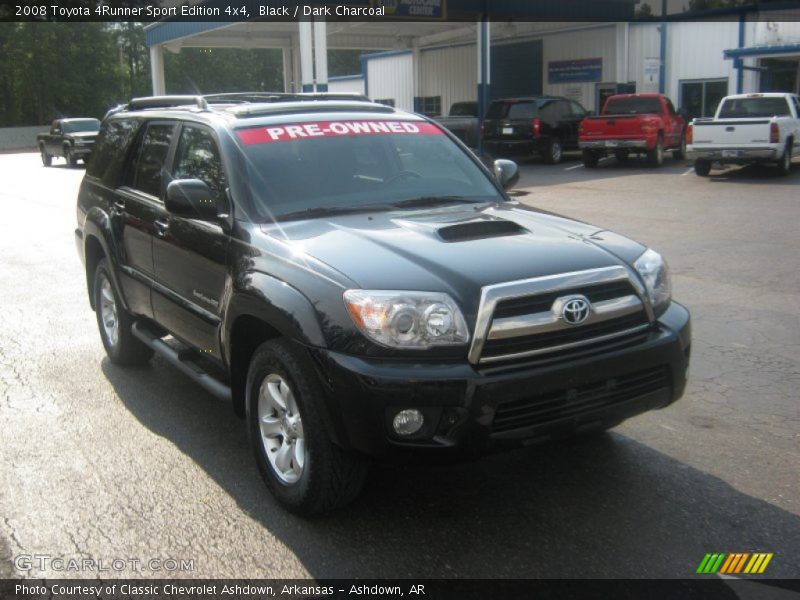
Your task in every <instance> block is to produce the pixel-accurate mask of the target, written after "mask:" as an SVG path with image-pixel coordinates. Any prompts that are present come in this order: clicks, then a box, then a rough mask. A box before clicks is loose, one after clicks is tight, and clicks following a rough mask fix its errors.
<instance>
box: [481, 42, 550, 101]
mask: <svg viewBox="0 0 800 600" xmlns="http://www.w3.org/2000/svg"><path fill="white" fill-rule="evenodd" d="M491 78H492V98H510V97H514V96H534V95H538V94H541V93H542V40H534V41H532V42H522V43H518V44H502V45H496V46H492V74H491Z"/></svg>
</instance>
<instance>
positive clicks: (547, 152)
mask: <svg viewBox="0 0 800 600" xmlns="http://www.w3.org/2000/svg"><path fill="white" fill-rule="evenodd" d="M543 155H544V160H545V162H546V163H547V164H549V165H557V164H558V163H560V162H561V159H562V158H563V156H564V147H563V146H562V145H561V140H560V139H558V138H557V137H552V138H550V141H549V142H547V146H546V147H545V149H544V152H543Z"/></svg>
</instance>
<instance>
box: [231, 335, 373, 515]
mask: <svg viewBox="0 0 800 600" xmlns="http://www.w3.org/2000/svg"><path fill="white" fill-rule="evenodd" d="M308 362H309V359H308V357H307V356H305V355H303V354H302V353H301V351H300V350H298V349H297V348H296V347H295V346H294V345H293V344H292V343H291V342H289V341H287V340H284V339H273V340H270V341H268V342H265V343H263V344H261V346H259V347H258V348H257V349H256V351H255V353H254V354H253V358H252V360H251V361H250V368H249V369H248V372H247V387H246V394H247V396H246V406H247V432H248V435H249V438H250V444H251V446H252V449H253V453H254V455H255V458H256V463H257V465H258V470H259V471H260V473H261V477H262V478H263V479H264V482H265V483H266V484H267V487H268V488H269V490H270V491H271V492H272V495H273V496H275V498H276V499H277V500H278V502H279V503H280V504H281V505H283V506H284V507H285V508H286V509H287V510H289V511H291V512H293V513H296V514H299V515H304V516H311V515H314V514H318V513H321V512H327V511H330V510H333V509H335V508H338V507H340V506H344V505H345V504H347V503H349V502H351V501H352V500H353V499H355V497H356V496H358V494H359V493H360V492H361V489H362V488H363V486H364V480H365V478H366V473H367V467H366V464H365V462H364V461H362V460H361V459H360V458H359V457H357V456H355V455H353V454H350V453H348V452H345V451H344V450H342V449H341V448H340V447H339V446H337V445H335V444H334V443H333V442H332V441H331V440H330V438H329V437H328V433H327V430H326V428H325V424H324V420H323V416H322V412H321V411H322V410H323V409H322V407H323V406H324V402H325V400H324V398H323V396H322V392H321V391H320V389H319V385H318V383H317V374H316V373H315V371H314V369H313V367H312V366H311V365H309V364H308Z"/></svg>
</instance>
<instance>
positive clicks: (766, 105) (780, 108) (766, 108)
mask: <svg viewBox="0 0 800 600" xmlns="http://www.w3.org/2000/svg"><path fill="white" fill-rule="evenodd" d="M790 115H791V113H790V112H789V103H788V102H786V99H785V98H730V99H728V100H725V102H723V103H722V106H721V107H720V109H719V117H718V118H720V119H743V118H744V119H746V118H748V117H788V116H790Z"/></svg>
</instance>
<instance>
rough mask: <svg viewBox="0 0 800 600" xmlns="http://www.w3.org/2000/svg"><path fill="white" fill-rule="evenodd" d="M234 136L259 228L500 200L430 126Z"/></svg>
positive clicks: (390, 124)
mask: <svg viewBox="0 0 800 600" xmlns="http://www.w3.org/2000/svg"><path fill="white" fill-rule="evenodd" d="M236 135H237V137H238V139H239V142H240V145H241V147H242V150H243V152H244V156H245V159H246V164H247V170H248V175H249V181H250V185H251V192H252V197H253V199H254V204H255V206H254V207H253V208H254V210H255V211H256V213H257V214H256V215H253V216H252V218H253V220H256V221H259V222H268V221H271V220H272V219H273V218H278V217H280V216H282V215H295V214H297V213H302V212H303V211H317V212H319V211H320V210H321V209H322V210H326V209H329V210H337V209H350V208H354V207H355V208H358V207H366V206H380V207H383V208H386V207H387V206H389V205H396V204H397V203H400V202H403V201H409V200H416V199H424V200H427V201H431V202H435V201H436V199H438V198H441V197H447V198H449V199H451V200H453V201H457V202H458V201H461V202H487V201H489V202H498V201H501V200H503V197H502V195H501V194H500V192H498V190H497V188H496V187H495V186H494V185H493V182H492V181H491V180H490V179H489V178H488V177H487V176H486V175H485V174H484V172H483V171H482V170H481V169H479V168H478V167H477V166H476V164H475V163H474V162H473V161H472V159H470V157H469V156H468V155H467V154H466V153H465V152H464V151H462V150H461V149H460V148H459V147H458V146H456V145H455V144H454V143H453V142H452V141H451V140H450V139H449V138H448V137H447V136H446V135H445V134H444V133H443V132H442V130H441V129H439V128H438V127H437V126H436V125H434V124H432V123H426V122H420V121H383V120H360V121H332V122H318V121H315V122H304V123H297V124H281V125H275V126H267V127H251V128H246V129H238V130H237V131H236ZM312 216H313V215H312Z"/></svg>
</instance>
